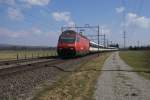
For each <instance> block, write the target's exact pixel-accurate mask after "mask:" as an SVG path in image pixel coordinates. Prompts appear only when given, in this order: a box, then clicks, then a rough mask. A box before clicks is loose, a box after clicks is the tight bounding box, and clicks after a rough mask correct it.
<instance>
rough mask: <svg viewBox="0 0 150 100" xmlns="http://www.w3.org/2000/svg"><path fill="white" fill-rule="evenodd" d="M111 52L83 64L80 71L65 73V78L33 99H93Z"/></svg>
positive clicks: (47, 87)
mask: <svg viewBox="0 0 150 100" xmlns="http://www.w3.org/2000/svg"><path fill="white" fill-rule="evenodd" d="M109 55H110V54H109V53H104V54H101V56H99V57H96V58H95V59H91V60H89V61H86V63H84V64H81V66H80V68H79V69H78V70H79V71H78V72H72V73H65V75H64V76H63V78H61V79H60V80H59V81H57V82H56V83H54V85H53V86H46V87H45V88H44V89H43V90H42V91H40V92H39V93H38V94H37V95H36V96H35V97H34V99H33V100H92V95H93V90H94V86H95V83H96V80H97V78H98V76H99V74H100V71H94V70H93V69H96V70H100V69H101V67H102V65H103V63H104V61H105V59H106V58H107V57H108V56H109Z"/></svg>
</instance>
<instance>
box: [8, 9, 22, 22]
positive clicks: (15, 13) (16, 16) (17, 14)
mask: <svg viewBox="0 0 150 100" xmlns="http://www.w3.org/2000/svg"><path fill="white" fill-rule="evenodd" d="M7 15H8V17H9V18H10V19H12V20H22V19H24V15H23V14H22V12H21V11H20V10H19V9H16V8H8V10H7Z"/></svg>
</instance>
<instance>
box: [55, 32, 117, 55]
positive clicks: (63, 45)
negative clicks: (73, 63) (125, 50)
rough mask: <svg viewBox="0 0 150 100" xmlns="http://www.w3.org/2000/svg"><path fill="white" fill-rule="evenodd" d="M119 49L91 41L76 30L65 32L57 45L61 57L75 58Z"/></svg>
mask: <svg viewBox="0 0 150 100" xmlns="http://www.w3.org/2000/svg"><path fill="white" fill-rule="evenodd" d="M114 50H118V48H117V47H110V46H108V47H105V46H103V45H98V44H97V43H96V42H93V41H90V40H89V39H88V38H87V37H85V36H83V35H82V34H80V33H78V32H76V31H74V30H65V31H63V32H62V33H61V35H60V36H59V39H58V44H57V53H58V56H60V57H75V56H82V55H87V54H89V53H96V52H103V51H114Z"/></svg>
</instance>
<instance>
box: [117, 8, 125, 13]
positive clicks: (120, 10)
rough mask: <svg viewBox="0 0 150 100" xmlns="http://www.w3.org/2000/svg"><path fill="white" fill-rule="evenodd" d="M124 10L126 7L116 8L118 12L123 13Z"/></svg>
mask: <svg viewBox="0 0 150 100" xmlns="http://www.w3.org/2000/svg"><path fill="white" fill-rule="evenodd" d="M124 10H125V8H124V7H119V8H116V12H117V13H122V12H123V11H124Z"/></svg>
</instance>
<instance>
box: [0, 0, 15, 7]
mask: <svg viewBox="0 0 150 100" xmlns="http://www.w3.org/2000/svg"><path fill="white" fill-rule="evenodd" d="M0 3H3V4H7V5H10V6H14V5H15V4H16V2H15V0H0Z"/></svg>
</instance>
